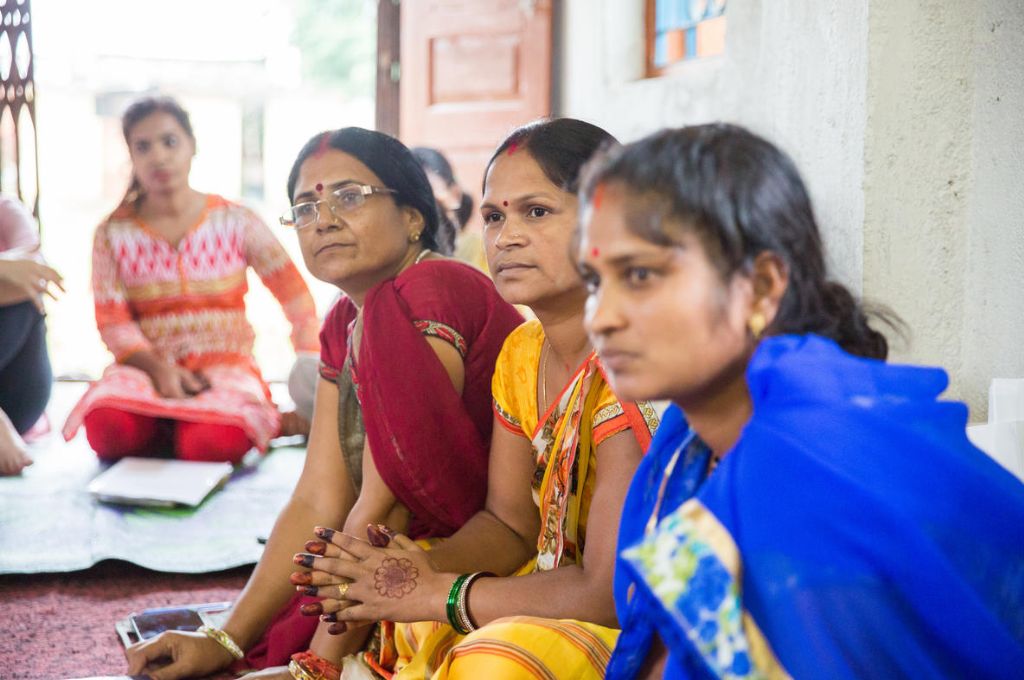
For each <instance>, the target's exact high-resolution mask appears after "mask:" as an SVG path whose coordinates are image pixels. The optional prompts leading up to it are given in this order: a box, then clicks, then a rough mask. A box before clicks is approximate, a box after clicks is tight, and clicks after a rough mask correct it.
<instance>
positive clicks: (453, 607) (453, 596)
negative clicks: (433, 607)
mask: <svg viewBox="0 0 1024 680" xmlns="http://www.w3.org/2000/svg"><path fill="white" fill-rule="evenodd" d="M469 576H470V575H469V574H461V575H459V576H457V577H455V581H453V582H452V587H451V588H450V589H449V590H448V602H447V603H446V605H445V613H446V614H447V615H448V624H449V625H450V626H451V627H452V628H454V629H455V631H456V632H457V633H459V634H460V635H465V634H466V632H468V631H466V632H463V629H462V625H461V622H460V621H459V592H460V591H461V590H462V584H463V583H465V582H466V579H468V578H469Z"/></svg>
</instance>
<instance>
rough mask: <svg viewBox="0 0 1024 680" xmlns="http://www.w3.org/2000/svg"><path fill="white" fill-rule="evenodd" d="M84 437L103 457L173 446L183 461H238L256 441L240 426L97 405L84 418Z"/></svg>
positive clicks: (113, 458)
mask: <svg viewBox="0 0 1024 680" xmlns="http://www.w3.org/2000/svg"><path fill="white" fill-rule="evenodd" d="M85 436H86V438H87V439H88V440H89V444H90V445H91V446H92V448H93V450H94V451H96V455H97V456H99V457H100V458H102V459H103V460H117V459H118V458H123V457H125V456H151V455H153V454H154V453H157V452H159V451H161V450H166V449H167V448H168V447H169V446H173V449H174V454H175V455H176V456H177V457H178V458H179V459H181V460H198V461H211V462H221V461H226V462H228V463H232V464H234V463H237V462H238V461H240V460H241V459H242V456H244V455H245V454H246V452H247V451H248V450H249V449H251V448H252V446H253V443H252V441H250V440H249V437H247V436H246V434H245V432H244V431H243V430H242V429H241V428H240V427H235V426H234V425H212V424H209V423H192V422H187V421H184V420H166V419H161V418H153V417H151V416H143V415H139V414H137V413H128V412H127V411H121V410H118V409H115V408H97V409H94V410H93V411H91V412H90V413H89V415H87V416H86V417H85Z"/></svg>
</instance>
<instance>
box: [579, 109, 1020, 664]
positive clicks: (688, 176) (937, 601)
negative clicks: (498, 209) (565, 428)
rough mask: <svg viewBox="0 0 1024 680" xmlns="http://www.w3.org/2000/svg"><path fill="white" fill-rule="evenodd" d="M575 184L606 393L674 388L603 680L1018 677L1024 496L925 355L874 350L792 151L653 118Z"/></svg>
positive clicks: (620, 572) (645, 471)
mask: <svg viewBox="0 0 1024 680" xmlns="http://www.w3.org/2000/svg"><path fill="white" fill-rule="evenodd" d="M580 200H581V202H582V203H583V206H584V207H583V208H582V210H583V215H584V218H583V220H582V221H581V223H582V238H581V239H580V244H579V250H578V260H579V262H580V266H581V269H582V271H583V275H584V278H585V279H586V281H587V285H588V288H589V291H590V297H589V299H588V301H587V319H586V323H587V329H588V331H589V334H590V337H591V339H592V340H593V343H594V345H595V347H596V348H597V351H598V354H599V355H600V356H601V359H602V361H603V362H604V363H605V366H606V367H607V368H608V371H609V377H610V379H611V382H612V385H613V386H614V387H615V389H616V391H617V392H618V393H619V394H620V395H621V396H622V397H624V398H633V399H671V400H672V402H673V405H672V406H671V407H670V408H669V410H668V411H667V412H666V414H665V418H664V420H663V422H662V424H661V428H660V429H659V430H658V433H657V435H656V436H655V438H654V441H653V442H652V443H651V448H650V450H649V451H648V453H647V455H646V456H645V457H644V461H643V462H642V463H641V464H640V467H639V469H638V470H637V472H636V475H635V476H634V478H633V482H632V485H631V486H630V489H629V494H628V496H627V497H626V502H625V508H624V510H623V513H622V522H621V525H620V527H619V548H618V564H617V565H616V573H615V603H616V609H617V611H618V616H619V621H620V623H621V624H622V635H621V636H620V637H619V641H618V645H617V646H616V649H615V653H614V655H613V656H612V659H611V662H610V663H609V666H608V677H609V678H614V679H616V680H618V679H625V678H673V679H675V678H788V677H793V678H1009V677H1019V676H1020V674H1021V670H1022V669H1024V607H1022V604H1024V486H1022V485H1021V483H1020V481H1019V480H1017V479H1015V478H1014V477H1013V476H1012V475H1011V474H1010V473H1009V472H1008V471H1006V470H1004V469H1002V468H1001V467H1000V466H999V465H998V464H997V463H996V462H995V461H993V460H992V459H991V458H989V457H988V456H986V455H985V454H984V453H983V452H981V451H979V450H978V449H977V448H975V447H974V446H972V445H971V444H970V443H969V442H968V440H967V436H966V424H967V409H966V407H965V406H964V405H963V404H961V403H958V402H955V401H948V400H944V399H941V397H940V395H941V393H942V392H943V390H945V389H946V386H947V385H948V383H949V379H948V377H947V375H946V373H945V372H944V371H942V370H941V369H937V368H925V367H919V366H897V365H892V364H888V363H886V362H885V358H886V354H887V350H888V346H887V342H886V339H885V337H884V336H883V335H882V334H881V333H880V332H879V331H878V330H876V328H874V327H873V325H874V323H875V322H876V321H877V318H873V316H872V315H869V314H867V313H866V312H865V310H864V307H862V305H861V304H860V303H859V302H858V301H856V300H855V298H854V297H853V296H852V295H851V293H850V292H849V291H848V290H847V289H846V288H845V287H844V286H842V285H841V284H839V283H837V282H835V281H833V280H830V278H829V277H828V269H827V267H826V264H825V263H826V258H825V253H824V247H823V244H822V238H821V233H820V231H819V229H818V226H817V224H816V221H815V217H814V212H813V209H812V207H811V202H810V199H809V197H808V194H807V190H806V188H805V186H804V183H803V181H802V180H801V178H800V175H799V173H798V172H797V169H796V167H795V166H794V165H793V162H792V161H791V160H790V159H789V158H788V157H787V156H786V155H785V154H783V153H782V152H781V151H780V150H779V149H777V148H776V147H775V146H773V145H772V144H771V143H769V142H768V141H766V140H764V139H762V138H760V137H757V136H756V135H753V134H751V133H750V132H748V131H747V130H744V129H742V128H739V127H736V126H732V125H722V124H715V125H700V126H694V127H688V128H682V129H678V130H664V131H662V132H659V133H656V134H653V135H651V136H649V137H647V138H645V139H642V140H640V141H638V142H635V143H633V144H630V145H627V146H626V147H624V148H622V149H620V150H615V151H612V152H611V153H610V154H609V155H608V156H607V157H605V158H603V159H601V160H599V161H597V163H596V165H595V166H594V167H592V169H591V172H590V174H589V177H588V180H587V181H586V182H585V183H584V187H583V191H582V194H581V199H580Z"/></svg>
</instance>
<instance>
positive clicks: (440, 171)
mask: <svg viewBox="0 0 1024 680" xmlns="http://www.w3.org/2000/svg"><path fill="white" fill-rule="evenodd" d="M411 151H412V155H413V156H416V160H418V161H419V162H420V165H421V166H423V169H424V170H426V171H427V172H432V173H434V174H435V175H437V176H438V177H440V178H441V181H443V182H444V183H445V184H446V185H448V186H449V187H458V189H459V191H460V192H461V194H462V200H461V201H460V202H459V207H458V208H456V209H455V211H454V213H455V219H456V220H458V224H455V225H453V226H454V227H455V228H456V232H458V231H462V230H463V229H465V227H466V224H467V223H468V222H469V218H470V217H472V216H473V197H472V196H470V195H469V192H467V191H466V190H465V189H463V188H462V187H461V186H460V185H459V180H457V179H456V178H455V172H454V171H453V170H452V164H451V163H449V162H448V159H447V158H445V157H444V154H443V153H441V152H440V151H438V150H437V149H433V148H431V147H429V146H414V147H413V148H412V149H411ZM441 212H442V215H441V217H442V219H443V218H445V217H446V216H445V214H444V212H445V211H444V210H442V211H441Z"/></svg>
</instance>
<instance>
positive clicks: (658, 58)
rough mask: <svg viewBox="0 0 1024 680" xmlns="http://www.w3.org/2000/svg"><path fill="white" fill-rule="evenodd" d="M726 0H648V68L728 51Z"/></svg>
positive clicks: (656, 71) (653, 71) (657, 69)
mask: <svg viewBox="0 0 1024 680" xmlns="http://www.w3.org/2000/svg"><path fill="white" fill-rule="evenodd" d="M725 5H726V0H648V3H647V11H648V17H647V26H648V41H647V44H648V50H647V54H648V57H647V70H648V72H649V73H650V74H651V75H658V74H660V73H663V72H664V71H665V69H667V68H669V67H670V66H672V65H673V64H677V63H679V62H682V61H687V60H691V59H699V58H701V57H710V56H714V55H716V54H721V53H722V52H724V51H725Z"/></svg>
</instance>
